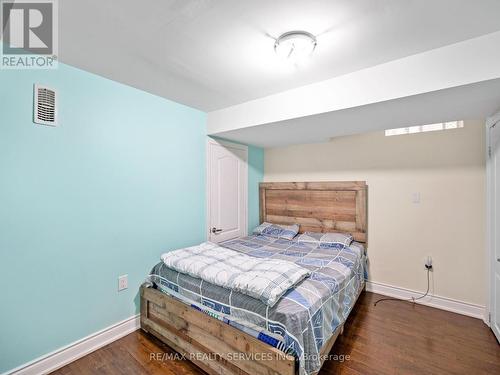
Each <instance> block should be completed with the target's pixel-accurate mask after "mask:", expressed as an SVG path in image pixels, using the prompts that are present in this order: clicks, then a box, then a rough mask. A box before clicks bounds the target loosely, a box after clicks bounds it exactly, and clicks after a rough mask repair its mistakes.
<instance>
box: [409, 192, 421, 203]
mask: <svg viewBox="0 0 500 375" xmlns="http://www.w3.org/2000/svg"><path fill="white" fill-rule="evenodd" d="M411 201H412V202H413V203H415V204H418V203H420V193H419V192H416V193H413V194H412V197H411Z"/></svg>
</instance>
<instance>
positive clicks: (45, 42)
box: [0, 0, 58, 69]
mask: <svg viewBox="0 0 500 375" xmlns="http://www.w3.org/2000/svg"><path fill="white" fill-rule="evenodd" d="M0 1H1V21H2V35H1V36H2V54H1V65H0V68H2V69H54V68H56V67H57V16H58V14H57V1H56V0H16V1H14V0H0Z"/></svg>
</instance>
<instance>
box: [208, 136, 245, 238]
mask: <svg viewBox="0 0 500 375" xmlns="http://www.w3.org/2000/svg"><path fill="white" fill-rule="evenodd" d="M211 144H212V145H219V146H224V147H229V148H235V149H237V150H241V151H243V152H244V153H245V155H246V161H247V165H246V173H244V176H243V201H244V206H245V215H243V230H244V232H243V235H244V236H247V235H248V146H246V145H242V144H239V143H233V142H228V141H224V140H221V139H214V138H210V137H207V147H206V161H207V180H206V185H205V189H206V192H205V194H206V197H207V212H206V223H207V224H206V228H205V230H206V232H205V233H206V238H207V239H209V238H210V233H209V230H210V218H211V215H210V214H211V204H210V203H211V202H210V180H211V177H212V165H211V157H210V145H211Z"/></svg>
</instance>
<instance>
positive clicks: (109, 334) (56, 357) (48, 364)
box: [4, 315, 140, 375]
mask: <svg viewBox="0 0 500 375" xmlns="http://www.w3.org/2000/svg"><path fill="white" fill-rule="evenodd" d="M139 327H140V316H139V315H134V316H131V317H130V318H127V319H125V320H122V321H121V322H118V323H116V324H113V325H112V326H109V327H107V328H104V329H103V330H101V331H98V332H95V333H93V334H91V335H89V336H87V337H84V338H83V339H80V340H78V341H75V342H74V343H72V344H69V345H67V346H64V347H62V348H60V349H57V350H55V351H53V352H52V353H49V354H46V355H44V356H42V357H39V358H37V359H35V360H33V361H31V362H28V363H25V364H24V365H21V366H19V367H16V368H14V369H12V370H9V371H7V372H6V373H5V374H4V375H7V374H8V375H14V374H15V375H41V374H48V373H49V372H52V371H55V370H57V369H58V368H61V367H63V366H65V365H67V364H68V363H70V362H73V361H76V360H77V359H78V358H81V357H83V356H86V355H87V354H89V353H92V352H93V351H94V350H97V349H99V348H102V347H103V346H105V345H108V344H109V343H111V342H113V341H116V340H118V339H120V338H122V337H123V336H126V335H128V334H129V333H132V332H134V331H136V330H137V329H139Z"/></svg>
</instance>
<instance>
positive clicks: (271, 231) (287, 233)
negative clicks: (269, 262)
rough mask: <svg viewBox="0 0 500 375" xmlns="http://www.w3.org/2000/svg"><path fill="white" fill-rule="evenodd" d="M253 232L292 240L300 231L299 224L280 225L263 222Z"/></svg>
mask: <svg viewBox="0 0 500 375" xmlns="http://www.w3.org/2000/svg"><path fill="white" fill-rule="evenodd" d="M253 233H254V234H261V235H264V236H269V237H275V238H284V239H286V240H291V239H293V238H294V237H295V236H296V235H297V233H299V225H298V224H293V225H278V224H271V223H267V222H263V223H262V224H260V225H259V226H258V227H256V228H255V229H254V230H253Z"/></svg>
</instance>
